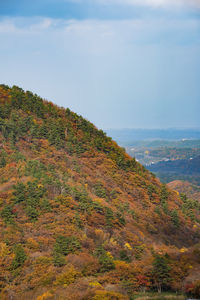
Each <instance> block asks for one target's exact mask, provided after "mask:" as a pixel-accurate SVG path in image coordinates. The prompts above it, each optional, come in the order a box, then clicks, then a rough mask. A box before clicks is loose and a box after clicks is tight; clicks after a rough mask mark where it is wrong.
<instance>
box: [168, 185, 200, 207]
mask: <svg viewBox="0 0 200 300" xmlns="http://www.w3.org/2000/svg"><path fill="white" fill-rule="evenodd" d="M168 187H169V188H170V189H173V190H176V191H178V192H179V193H184V194H186V195H187V197H188V198H190V199H193V200H197V201H199V202H200V186H197V185H194V184H191V183H190V182H188V181H181V180H175V181H172V182H169V183H168Z"/></svg>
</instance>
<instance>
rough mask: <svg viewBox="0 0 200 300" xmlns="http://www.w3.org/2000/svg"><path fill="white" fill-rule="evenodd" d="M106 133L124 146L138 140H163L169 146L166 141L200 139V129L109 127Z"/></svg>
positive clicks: (133, 143)
mask: <svg viewBox="0 0 200 300" xmlns="http://www.w3.org/2000/svg"><path fill="white" fill-rule="evenodd" d="M106 133H107V134H108V135H109V136H111V137H112V138H113V139H114V140H115V141H117V142H118V143H119V144H120V145H123V146H133V145H135V143H136V141H137V142H139V141H146V142H150V141H152V142H154V141H155V140H163V145H164V146H167V145H168V143H167V144H166V141H175V140H186V139H188V140H197V139H198V140H200V129H107V130H106ZM146 146H147V145H146ZM187 146H189V145H187Z"/></svg>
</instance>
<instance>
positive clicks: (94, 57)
mask: <svg viewBox="0 0 200 300" xmlns="http://www.w3.org/2000/svg"><path fill="white" fill-rule="evenodd" d="M0 83H4V84H7V85H9V86H12V85H18V86H20V87H22V88H23V89H25V90H31V91H32V92H34V93H37V94H38V95H40V96H41V97H42V98H45V99H48V100H50V101H52V102H54V103H56V104H57V105H60V106H63V107H69V108H70V109H71V110H72V111H74V112H76V113H78V114H80V115H82V116H83V117H85V118H87V119H88V120H90V121H91V122H93V123H94V124H95V125H96V126H97V127H98V128H102V129H108V128H172V127H175V128H200V117H199V115H200V0H42V1H41V0H34V1H27V0H0Z"/></svg>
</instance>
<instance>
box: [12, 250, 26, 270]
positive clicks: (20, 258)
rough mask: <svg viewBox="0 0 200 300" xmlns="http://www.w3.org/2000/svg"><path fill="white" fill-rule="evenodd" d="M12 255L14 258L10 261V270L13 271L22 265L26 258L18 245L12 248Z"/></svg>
mask: <svg viewBox="0 0 200 300" xmlns="http://www.w3.org/2000/svg"><path fill="white" fill-rule="evenodd" d="M14 254H15V257H14V259H13V261H12V269H14V270H15V269H17V268H19V267H21V266H22V265H23V264H24V262H25V260H26V259H27V256H26V253H25V251H24V248H23V247H22V245H21V244H18V245H16V246H15V247H14Z"/></svg>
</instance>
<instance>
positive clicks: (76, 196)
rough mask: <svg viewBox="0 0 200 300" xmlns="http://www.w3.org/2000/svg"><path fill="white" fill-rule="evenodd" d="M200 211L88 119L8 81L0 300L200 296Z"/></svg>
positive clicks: (2, 129) (1, 125)
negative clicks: (167, 294)
mask: <svg viewBox="0 0 200 300" xmlns="http://www.w3.org/2000/svg"><path fill="white" fill-rule="evenodd" d="M199 212H200V205H199V203H198V202H197V201H196V202H195V201H192V200H190V199H187V198H181V197H180V196H179V195H178V194H177V193H176V192H174V191H172V190H170V189H169V188H168V187H167V186H166V185H164V184H161V183H160V181H159V180H158V179H157V178H156V177H155V176H154V175H153V174H152V173H151V172H149V171H148V170H147V169H145V168H144V167H143V166H142V165H141V164H139V163H137V162H136V160H135V159H133V158H131V157H130V156H129V155H128V154H127V153H126V152H125V151H124V149H123V148H120V147H119V146H118V145H117V144H116V142H114V141H113V140H112V139H111V138H109V137H107V136H106V134H105V133H104V132H103V131H102V130H97V128H96V127H95V126H94V125H93V124H91V123H90V122H89V121H87V120H85V119H84V118H83V117H81V116H78V115H77V114H75V113H73V112H72V111H70V110H69V109H68V108H67V109H65V108H60V107H57V106H56V105H54V104H53V103H51V102H48V101H45V100H43V99H41V98H40V97H39V96H37V95H35V94H33V93H32V92H29V91H26V92H25V91H23V90H22V89H21V88H19V87H16V86H13V87H12V88H10V87H8V86H5V85H1V86H0V299H1V300H11V299H12V300H18V299H19V300H25V299H29V300H44V299H48V300H53V299H63V300H64V299H66V300H112V299H113V300H114V299H115V300H128V299H133V298H135V295H136V293H139V292H141V291H146V290H152V291H154V290H158V291H160V290H161V289H165V290H173V291H177V290H179V291H185V289H187V286H188V285H187V284H188V283H189V284H192V285H190V286H189V287H190V289H189V288H188V291H190V292H192V293H193V294H194V295H197V292H196V291H198V279H199V278H198V274H197V272H196V271H195V270H198V269H199V268H200V261H199V242H200V234H199V230H200V216H199ZM188 276H190V278H192V280H189V281H188V278H189V277H188Z"/></svg>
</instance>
